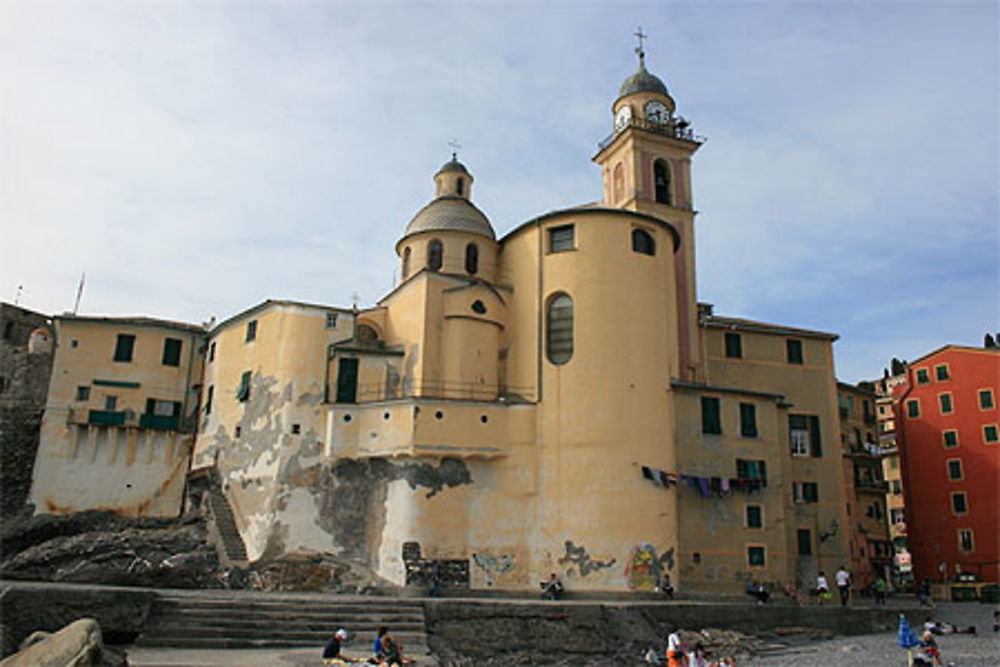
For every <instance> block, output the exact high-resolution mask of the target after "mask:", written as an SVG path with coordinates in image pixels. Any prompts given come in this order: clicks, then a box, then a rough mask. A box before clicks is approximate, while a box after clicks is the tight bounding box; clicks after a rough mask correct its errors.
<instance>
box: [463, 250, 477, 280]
mask: <svg viewBox="0 0 1000 667" xmlns="http://www.w3.org/2000/svg"><path fill="white" fill-rule="evenodd" d="M477 271H479V246H477V245H476V244H475V243H470V244H469V245H467V246H465V272H466V273H468V274H471V275H475V273H476V272H477Z"/></svg>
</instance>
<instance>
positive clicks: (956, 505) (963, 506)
mask: <svg viewBox="0 0 1000 667" xmlns="http://www.w3.org/2000/svg"><path fill="white" fill-rule="evenodd" d="M951 511H952V512H954V513H955V514H965V513H966V512H968V511H969V501H968V499H967V498H966V497H965V491H956V492H954V493H952V494H951Z"/></svg>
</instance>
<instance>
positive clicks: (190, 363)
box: [180, 334, 208, 516]
mask: <svg viewBox="0 0 1000 667" xmlns="http://www.w3.org/2000/svg"><path fill="white" fill-rule="evenodd" d="M197 340H198V335H197V334H191V345H190V348H191V349H190V351H189V352H188V366H187V378H186V379H185V381H184V404H183V405H182V406H181V414H184V415H186V414H187V407H188V394H190V393H191V371H192V369H193V368H194V349H195V343H196V342H197ZM205 344H206V345H207V344H208V337H207V336H206V338H205ZM204 388H205V365H204V364H202V367H201V382H200V383H199V385H198V403H197V405H198V408H197V409H196V411H195V418H194V431H193V432H192V435H191V451H190V452H188V460H187V470H186V471H185V473H184V488H183V489H182V490H181V507H180V516H184V512H185V511H186V510H187V495H188V494H187V489H188V477H189V476H190V475H191V468H192V466H193V465H194V443H195V439H196V438H197V437H198V429H199V427H200V417H201V397H202V391H203V390H204Z"/></svg>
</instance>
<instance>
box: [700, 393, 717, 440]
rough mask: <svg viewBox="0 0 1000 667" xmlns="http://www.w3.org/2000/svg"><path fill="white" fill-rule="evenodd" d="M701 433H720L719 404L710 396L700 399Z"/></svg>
mask: <svg viewBox="0 0 1000 667" xmlns="http://www.w3.org/2000/svg"><path fill="white" fill-rule="evenodd" d="M701 432H702V433H708V434H711V435H719V434H721V433H722V417H721V412H720V402H719V399H717V398H714V397H712V396H702V397H701Z"/></svg>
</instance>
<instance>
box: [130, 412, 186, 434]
mask: <svg viewBox="0 0 1000 667" xmlns="http://www.w3.org/2000/svg"><path fill="white" fill-rule="evenodd" d="M139 427H140V428H151V429H154V430H156V431H177V430H179V429H180V417H165V416H163V415H150V414H145V415H140V416H139Z"/></svg>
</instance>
